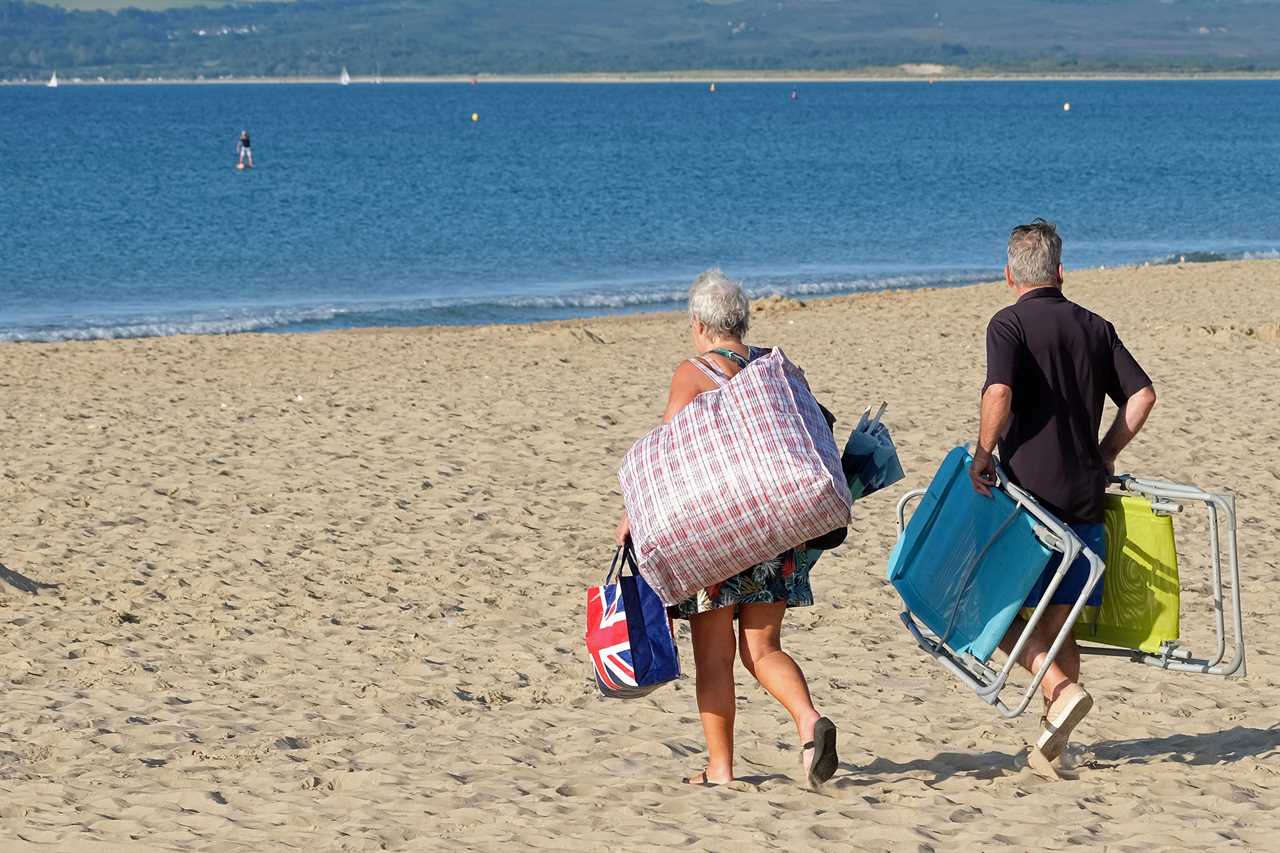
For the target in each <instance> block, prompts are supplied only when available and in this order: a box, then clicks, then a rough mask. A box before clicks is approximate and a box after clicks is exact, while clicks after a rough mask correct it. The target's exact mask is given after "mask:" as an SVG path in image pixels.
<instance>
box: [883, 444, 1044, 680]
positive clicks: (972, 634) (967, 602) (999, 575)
mask: <svg viewBox="0 0 1280 853" xmlns="http://www.w3.org/2000/svg"><path fill="white" fill-rule="evenodd" d="M972 462H973V457H972V456H971V455H970V454H969V453H968V451H967V450H966V449H965V448H963V447H957V448H955V449H954V450H952V451H951V452H950V453H949V454H947V457H946V459H945V460H944V461H943V463H942V465H941V467H940V468H939V469H938V472H937V474H936V475H935V476H934V478H933V482H932V483H930V485H929V488H928V490H927V491H926V492H925V494H924V497H923V498H921V501H920V505H919V507H918V508H917V509H916V511H915V513H914V514H912V516H911V520H910V521H909V522H908V523H907V526H906V530H905V531H904V532H903V535H902V536H901V537H899V539H898V542H897V544H896V545H895V546H894V549H893V552H892V553H891V554H890V556H889V571H888V579H889V581H890V583H892V584H893V586H894V588H895V589H896V590H897V591H898V594H899V595H900V596H901V597H902V600H903V603H904V604H905V605H906V607H907V609H908V610H910V611H911V613H912V614H913V615H914V616H915V618H916V621H917V622H919V623H921V624H923V625H924V626H925V627H926V628H928V629H929V631H930V632H932V633H933V634H934V635H936V636H938V637H941V638H943V639H944V642H945V645H946V646H947V647H948V648H950V649H951V650H953V651H954V652H959V653H967V654H970V655H972V656H973V657H974V658H976V659H978V660H979V661H982V662H983V663H985V662H987V661H988V660H990V658H991V656H992V654H993V653H994V652H995V650H996V648H997V647H998V646H999V643H1000V640H1001V639H1002V638H1003V637H1004V635H1005V633H1006V631H1008V629H1009V626H1010V625H1011V624H1012V623H1013V620H1014V617H1015V616H1017V615H1018V610H1019V608H1021V606H1022V603H1023V601H1024V600H1025V599H1026V597H1027V594H1028V593H1029V592H1030V590H1031V588H1032V586H1033V585H1034V584H1035V582H1036V580H1037V579H1038V578H1039V577H1040V575H1041V573H1042V572H1043V571H1044V569H1045V566H1047V565H1048V563H1049V558H1050V557H1051V556H1052V554H1053V553H1054V552H1052V551H1051V550H1050V549H1049V548H1048V547H1047V546H1046V545H1045V544H1044V543H1043V542H1041V541H1040V538H1039V537H1038V536H1037V535H1036V527H1037V522H1036V520H1035V518H1034V517H1032V515H1031V514H1030V513H1028V512H1027V511H1026V510H1024V509H1022V508H1021V507H1020V506H1019V505H1018V504H1017V503H1016V502H1015V501H1014V500H1013V499H1012V498H1011V497H1009V495H1007V494H1006V493H1005V492H1003V491H1001V490H999V489H993V490H992V497H986V496H983V495H979V494H978V493H977V492H975V491H974V490H973V487H972V485H971V484H970V482H969V466H970V465H971V464H972Z"/></svg>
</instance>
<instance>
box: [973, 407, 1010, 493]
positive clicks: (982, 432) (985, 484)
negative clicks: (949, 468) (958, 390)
mask: <svg viewBox="0 0 1280 853" xmlns="http://www.w3.org/2000/svg"><path fill="white" fill-rule="evenodd" d="M1012 414H1013V389H1012V388H1010V387H1009V386H1008V385H1004V384H999V383H997V384H994V385H988V386H987V390H986V391H983V392H982V416H981V418H980V420H979V422H978V447H977V449H975V450H974V451H973V465H972V466H970V468H969V480H970V481H971V482H972V483H973V489H974V491H976V492H977V493H978V494H980V495H986V496H987V497H991V487H992V486H994V485H995V483H996V463H995V459H993V458H992V454H993V453H995V449H996V444H997V443H998V442H999V441H1000V436H1002V435H1004V431H1005V428H1006V427H1008V426H1009V418H1010V417H1011V416H1012Z"/></svg>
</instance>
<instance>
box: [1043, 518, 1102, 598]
mask: <svg viewBox="0 0 1280 853" xmlns="http://www.w3.org/2000/svg"><path fill="white" fill-rule="evenodd" d="M1071 529H1072V530H1074V531H1075V532H1076V535H1077V536H1079V537H1080V541H1082V542H1084V544H1086V545H1088V546H1089V548H1090V549H1091V550H1092V551H1093V553H1095V554H1097V555H1098V556H1099V557H1100V558H1102V559H1104V560H1105V559H1106V557H1107V526H1106V525H1105V524H1101V523H1097V524H1073V525H1071ZM1061 563H1062V554H1060V553H1057V552H1055V553H1054V555H1053V557H1052V558H1051V559H1050V560H1049V565H1048V566H1046V567H1045V570H1044V573H1043V574H1041V575H1040V579H1039V580H1038V581H1036V585H1035V586H1033V587H1032V588H1031V592H1030V593H1029V594H1028V595H1027V600H1026V601H1025V602H1023V605H1022V606H1023V607H1035V606H1036V605H1037V604H1039V603H1040V599H1041V598H1043V597H1044V591H1045V590H1046V589H1048V588H1049V581H1051V580H1053V575H1054V573H1055V572H1057V571H1058V566H1059V565H1060V564H1061ZM1088 581H1089V561H1088V560H1086V559H1085V558H1084V555H1083V554H1081V555H1080V556H1079V557H1076V561H1075V562H1074V563H1072V564H1071V568H1069V569H1067V574H1066V577H1064V578H1063V579H1062V583H1060V584H1058V588H1057V589H1055V590H1054V591H1053V598H1051V599H1049V603H1050V604H1075V603H1076V599H1078V598H1079V597H1080V593H1081V591H1083V590H1084V586H1085V584H1086V583H1088ZM1105 581H1106V575H1103V576H1102V578H1101V579H1099V581H1098V585H1097V586H1095V587H1094V588H1093V592H1091V593H1090V594H1089V600H1088V601H1087V602H1085V603H1086V604H1088V605H1089V606H1090V607H1098V606H1100V605H1101V604H1102V585H1103V583H1104V582H1105Z"/></svg>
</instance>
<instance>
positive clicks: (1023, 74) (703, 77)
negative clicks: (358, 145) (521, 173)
mask: <svg viewBox="0 0 1280 853" xmlns="http://www.w3.org/2000/svg"><path fill="white" fill-rule="evenodd" d="M1158 80H1171V81H1173V80H1280V69H1273V70H1269V71H1214V72H1202V71H1166V72H1148V71H1142V72H1137V71H1135V72H1126V71H1082V72H1078V73H1064V72H1060V71H1055V72H1045V73H1038V72H1031V71H996V70H981V69H974V70H969V69H961V68H956V67H952V66H936V65H907V66H894V67H871V68H855V69H850V70H847V71H751V72H744V71H636V72H612V71H610V72H593V73H572V74H474V75H472V74H422V75H407V76H383V77H380V78H375V77H374V76H373V75H355V74H353V75H351V84H352V85H379V84H392V85H404V84H422V85H432V84H436V85H440V84H443V85H449V84H453V85H456V84H469V83H472V82H473V81H474V82H475V83H477V84H483V83H489V84H493V83H499V84H519V83H530V84H538V83H565V84H571V83H582V84H602V83H613V84H654V83H708V84H710V83H983V82H1055V81H1082V82H1088V81H1158ZM45 83H46V80H45V79H44V78H40V79H29V80H22V79H19V80H4V81H0V85H6V86H44V85H45ZM59 83H60V84H61V85H64V86H103V85H107V86H110V85H123V86H146V85H176V84H181V85H195V86H199V85H226V84H231V85H237V84H239V85H245V84H256V85H287V84H310V85H316V84H333V85H338V76H337V75H336V74H334V75H332V76H326V77H319V76H298V77H217V78H199V77H147V78H118V79H105V78H93V79H90V78H81V77H67V78H59Z"/></svg>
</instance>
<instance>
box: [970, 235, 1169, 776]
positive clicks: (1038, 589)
mask: <svg viewBox="0 0 1280 853" xmlns="http://www.w3.org/2000/svg"><path fill="white" fill-rule="evenodd" d="M1004 276H1005V281H1006V282H1007V283H1008V286H1009V288H1010V289H1011V290H1013V291H1014V292H1015V293H1016V294H1017V302H1015V303H1014V304H1013V305H1010V306H1008V307H1007V308H1004V309H1002V310H1001V311H999V312H997V313H996V315H995V316H994V317H992V318H991V322H990V324H989V325H988V326H987V380H986V385H985V387H984V388H983V392H982V415H981V424H980V426H979V431H978V447H977V449H976V450H975V452H974V458H973V466H972V468H971V469H970V472H969V476H970V478H971V480H972V482H973V487H974V489H976V490H977V491H978V492H979V493H981V494H984V495H990V494H991V487H992V486H994V485H995V482H996V479H995V463H994V461H993V459H992V452H993V451H994V450H995V449H996V445H997V444H999V448H1000V462H1001V465H1002V467H1003V468H1004V471H1005V473H1006V475H1007V476H1008V477H1009V479H1010V480H1012V481H1013V482H1014V483H1015V484H1017V485H1019V486H1021V487H1022V488H1023V489H1025V490H1027V491H1028V492H1030V493H1031V494H1032V495H1034V496H1035V497H1036V499H1037V500H1038V501H1040V503H1041V504H1042V505H1043V506H1044V507H1045V508H1046V509H1047V510H1049V511H1050V512H1052V513H1053V514H1054V515H1056V516H1057V517H1058V518H1060V519H1061V520H1062V521H1064V522H1066V523H1068V524H1070V525H1071V527H1072V528H1073V529H1074V530H1075V531H1076V534H1077V535H1078V536H1079V537H1080V538H1081V539H1082V540H1083V541H1084V543H1085V544H1086V545H1088V546H1089V548H1090V549H1092V550H1093V551H1094V552H1095V553H1096V554H1098V555H1099V556H1105V555H1106V531H1105V528H1104V527H1103V525H1102V520H1103V515H1102V509H1103V493H1104V491H1105V490H1106V485H1107V477H1108V475H1109V474H1113V473H1115V461H1116V457H1117V456H1118V455H1119V454H1120V451H1121V450H1123V449H1124V448H1125V446H1126V445H1127V444H1128V443H1129V442H1130V441H1132V440H1133V437H1134V436H1135V435H1137V434H1138V431H1139V430H1140V429H1142V425H1143V424H1144V423H1146V420H1147V415H1149V414H1150V413H1151V408H1152V406H1154V405H1155V402H1156V394H1155V390H1154V389H1153V388H1152V385H1151V380H1150V379H1149V378H1148V377H1147V374H1146V373H1145V372H1144V371H1143V369H1142V368H1141V367H1140V366H1139V365H1138V362H1137V361H1136V360H1134V358H1133V356H1132V355H1130V354H1129V351H1128V350H1127V349H1125V346H1124V344H1122V343H1121V342H1120V338H1119V337H1118V336H1117V335H1116V330H1115V327H1114V326H1112V325H1111V324H1110V323H1108V322H1107V321H1106V320H1104V319H1103V318H1101V317H1099V316H1098V315H1097V314H1094V313H1092V312H1090V311H1087V310H1085V309H1084V308H1081V307H1080V306H1079V305H1076V304H1075V303H1073V302H1071V301H1070V300H1068V299H1067V298H1066V297H1065V296H1063V295H1062V289H1061V288H1062V238H1061V237H1059V236H1058V232H1057V229H1055V228H1054V226H1053V225H1052V224H1051V223H1049V222H1045V221H1044V220H1043V219H1036V220H1035V221H1033V222H1032V223H1031V224H1030V225H1019V226H1018V227H1017V228H1014V229H1013V233H1012V234H1011V235H1010V237H1009V263H1008V265H1007V266H1006V267H1005V268H1004ZM1105 397H1110V398H1111V399H1112V400H1113V401H1114V402H1115V404H1116V405H1117V406H1118V407H1119V411H1118V412H1117V413H1116V417H1115V421H1114V422H1113V423H1112V424H1111V427H1110V429H1108V430H1107V433H1106V435H1105V436H1104V437H1103V438H1102V441H1101V442H1099V441H1098V429H1099V427H1100V426H1101V424H1102V408H1103V400H1104V398H1105ZM1057 569H1058V563H1057V561H1053V562H1050V564H1049V566H1048V568H1046V569H1045V572H1044V575H1043V576H1042V577H1041V578H1040V580H1039V581H1038V583H1037V584H1036V586H1035V588H1033V589H1032V591H1031V594H1030V595H1029V596H1028V598H1027V602H1026V605H1027V606H1028V607H1034V606H1035V605H1036V604H1037V603H1038V602H1039V601H1040V599H1041V598H1042V597H1043V596H1044V591H1045V589H1046V588H1047V586H1048V583H1049V580H1050V578H1052V576H1053V574H1054V573H1055V572H1056V571H1057ZM1088 574H1089V567H1088V563H1087V561H1085V560H1084V559H1083V558H1081V559H1077V560H1076V562H1075V563H1074V564H1072V566H1071V568H1070V569H1069V570H1068V572H1067V575H1066V577H1064V578H1063V580H1062V583H1061V584H1060V585H1059V586H1058V588H1057V590H1055V591H1054V593H1053V597H1052V598H1051V599H1050V605H1049V606H1048V608H1047V609H1046V610H1045V613H1044V615H1043V617H1042V618H1041V620H1040V623H1039V624H1038V625H1037V626H1036V631H1035V633H1034V635H1033V636H1032V637H1031V638H1029V641H1028V643H1027V644H1026V646H1025V647H1024V648H1023V650H1022V652H1021V654H1020V655H1019V658H1018V663H1019V664H1020V665H1022V666H1023V667H1025V668H1026V669H1027V670H1028V671H1030V672H1033V673H1034V672H1037V671H1038V670H1039V668H1040V666H1041V665H1042V664H1043V663H1044V658H1045V655H1046V654H1047V652H1048V650H1049V647H1050V646H1051V645H1052V643H1053V639H1054V637H1056V636H1057V634H1058V632H1059V631H1060V630H1061V629H1062V627H1063V626H1064V625H1065V624H1066V621H1067V617H1068V615H1069V614H1070V611H1071V605H1072V604H1073V603H1074V602H1075V601H1076V600H1077V599H1078V598H1079V597H1080V593H1081V592H1082V591H1083V590H1084V587H1085V584H1086V582H1087V580H1088ZM1102 586H1103V584H1102V583H1099V584H1098V585H1097V587H1095V588H1094V591H1093V593H1092V594H1091V595H1090V597H1089V601H1088V603H1089V604H1091V605H1094V606H1096V605H1098V604H1099V603H1101V600H1102ZM1023 628H1025V623H1024V622H1023V621H1022V620H1020V619H1019V620H1016V621H1015V622H1014V623H1013V626H1012V627H1011V628H1010V629H1009V633H1008V634H1007V635H1006V636H1005V638H1004V641H1003V642H1002V643H1001V648H1002V649H1004V651H1005V653H1006V654H1007V653H1009V652H1010V650H1012V648H1013V644H1014V642H1015V641H1016V640H1017V638H1018V637H1019V636H1020V635H1021V633H1022V630H1023ZM1040 688H1041V690H1042V691H1043V692H1044V700H1045V708H1046V710H1045V715H1044V717H1043V718H1042V719H1041V723H1042V726H1043V730H1042V731H1041V733H1040V736H1039V738H1038V739H1037V741H1036V743H1035V749H1036V750H1038V751H1039V753H1040V755H1041V756H1043V758H1044V759H1045V760H1046V761H1048V762H1051V761H1053V760H1055V759H1056V758H1057V757H1058V756H1059V755H1061V754H1062V750H1063V749H1064V748H1065V746H1066V744H1067V739H1068V738H1069V737H1070V736H1071V730H1072V729H1073V728H1075V726H1076V725H1077V724H1078V723H1079V722H1080V720H1081V719H1083V718H1084V716H1085V715H1086V714H1088V713H1089V710H1090V709H1091V708H1092V707H1093V698H1092V697H1091V696H1090V695H1089V693H1088V692H1087V691H1086V690H1085V689H1084V687H1082V686H1081V685H1080V649H1079V647H1078V646H1077V645H1076V643H1075V640H1074V639H1073V638H1071V637H1068V639H1067V641H1066V642H1065V643H1064V644H1063V646H1062V648H1061V649H1060V650H1059V652H1058V655H1057V658H1056V659H1055V660H1054V662H1053V664H1052V665H1050V667H1049V670H1048V672H1047V673H1046V674H1045V678H1044V681H1043V682H1042V683H1041V685H1040ZM1033 757H1034V756H1033Z"/></svg>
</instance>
